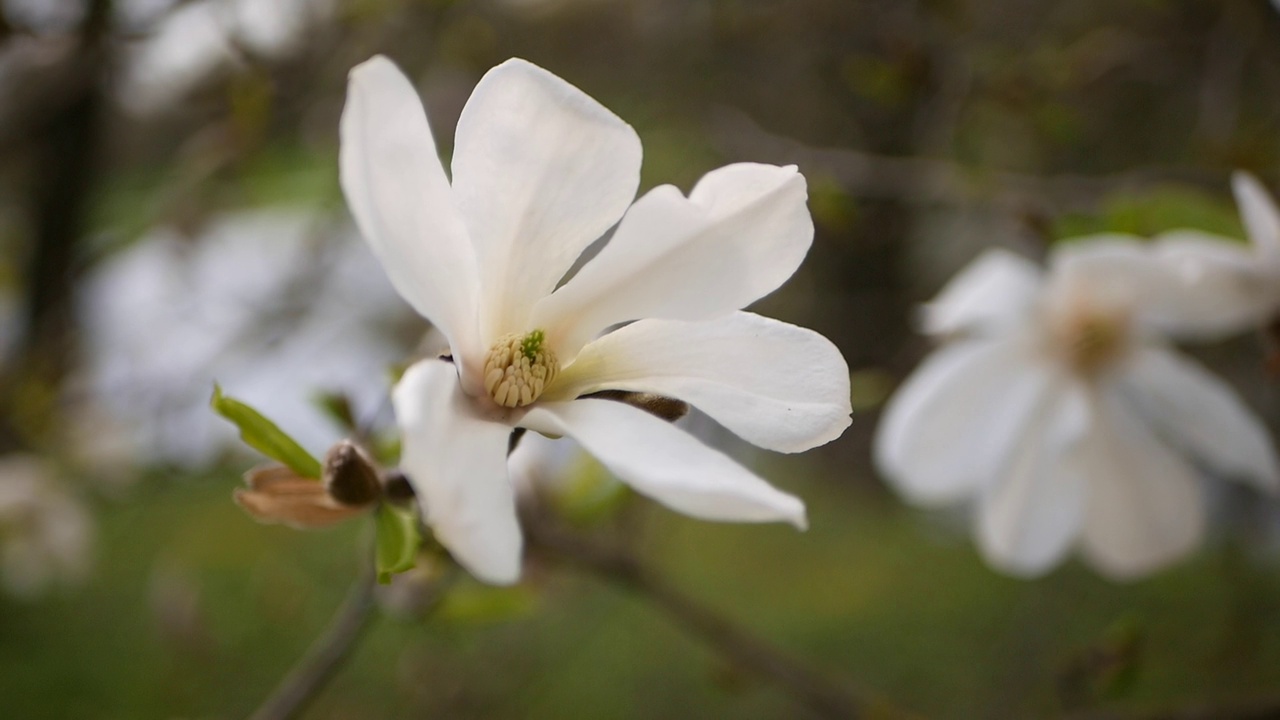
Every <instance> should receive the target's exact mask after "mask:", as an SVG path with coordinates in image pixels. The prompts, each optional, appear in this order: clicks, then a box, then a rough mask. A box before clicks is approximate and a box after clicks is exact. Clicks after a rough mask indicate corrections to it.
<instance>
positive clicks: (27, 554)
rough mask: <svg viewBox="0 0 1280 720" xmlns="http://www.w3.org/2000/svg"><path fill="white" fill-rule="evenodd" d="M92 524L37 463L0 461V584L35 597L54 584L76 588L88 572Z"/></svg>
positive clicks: (14, 458) (19, 458)
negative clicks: (74, 584)
mask: <svg viewBox="0 0 1280 720" xmlns="http://www.w3.org/2000/svg"><path fill="white" fill-rule="evenodd" d="M92 536H93V524H92V521H91V519H90V517H89V513H88V512H86V511H85V509H84V507H82V506H81V504H80V502H79V501H77V500H76V499H75V498H74V497H73V496H71V495H69V494H67V493H66V492H64V491H63V490H62V489H61V488H60V487H59V486H58V484H57V479H56V478H55V477H54V476H53V473H52V472H51V471H50V469H49V467H48V466H47V465H46V464H45V463H44V462H43V461H41V460H40V459H39V458H36V457H34V456H28V455H8V456H6V457H4V458H2V459H0V585H3V587H4V588H5V590H7V591H8V592H9V593H10V594H11V595H14V596H16V597H21V598H27V599H31V598H35V597H38V596H39V595H41V594H43V593H45V592H47V591H48V590H50V589H51V588H52V587H53V586H55V585H57V584H72V583H77V582H79V581H81V580H83V579H84V578H85V576H86V575H87V574H88V571H89V564H90V555H91V552H90V550H91V542H92V539H93V537H92Z"/></svg>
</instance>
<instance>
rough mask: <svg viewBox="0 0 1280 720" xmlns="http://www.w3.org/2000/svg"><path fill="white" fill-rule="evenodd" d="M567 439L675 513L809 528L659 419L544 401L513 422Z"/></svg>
mask: <svg viewBox="0 0 1280 720" xmlns="http://www.w3.org/2000/svg"><path fill="white" fill-rule="evenodd" d="M520 424H521V425H522V426H524V427H527V428H529V429H531V430H535V431H537V432H540V433H542V434H544V435H557V436H558V435H567V436H569V437H572V438H573V439H574V440H577V441H578V443H579V444H580V445H582V447H583V449H585V450H586V451H587V452H588V453H590V454H591V455H592V456H594V457H595V458H596V459H597V460H599V461H600V462H601V463H602V464H603V465H604V466H605V467H607V468H609V470H610V471H611V472H613V474H614V475H616V476H617V477H618V479H619V480H622V481H623V482H625V483H627V484H628V485H630V486H631V487H632V488H633V489H635V490H636V491H637V492H639V493H641V494H643V495H647V496H649V497H650V498H653V499H654V500H657V501H658V502H660V503H662V504H663V505H666V506H667V507H669V508H671V509H672V510H675V511H676V512H680V513H683V514H685V515H689V516H691V517H696V518H700V519H703V520H715V521H727V522H779V521H782V522H788V523H791V524H792V525H794V526H796V527H797V528H798V529H801V530H804V529H805V528H807V527H808V520H807V518H806V516H805V509H804V503H803V502H802V501H801V500H800V499H799V498H797V497H795V496H794V495H790V494H788V493H785V492H782V491H781V490H778V489H777V488H775V487H773V486H772V485H770V484H769V483H768V482H766V481H764V480H763V479H761V478H760V477H759V476H757V475H756V474H755V473H753V472H751V471H750V470H748V469H746V468H744V467H743V466H741V465H739V464H738V463H737V462H735V461H733V460H732V459H730V458H729V457H728V456H727V455H725V454H723V453H721V452H719V451H718V450H714V449H712V448H709V447H707V446H706V445H703V444H702V443H701V442H699V441H698V440H697V439H696V438H694V437H693V436H691V435H689V434H688V433H686V432H684V431H683V430H681V429H679V428H677V427H675V426H673V425H671V424H670V423H668V422H666V421H665V420H661V419H659V418H656V417H653V416H652V415H649V414H648V413H646V412H644V411H642V410H637V409H636V408H633V407H631V406H629V405H625V404H623V403H617V402H612V401H609V400H592V399H583V400H574V401H571V402H563V403H546V404H544V405H541V406H538V407H535V408H534V409H533V410H530V411H529V412H528V413H527V414H526V415H525V416H524V419H523V420H522V421H521V423H520Z"/></svg>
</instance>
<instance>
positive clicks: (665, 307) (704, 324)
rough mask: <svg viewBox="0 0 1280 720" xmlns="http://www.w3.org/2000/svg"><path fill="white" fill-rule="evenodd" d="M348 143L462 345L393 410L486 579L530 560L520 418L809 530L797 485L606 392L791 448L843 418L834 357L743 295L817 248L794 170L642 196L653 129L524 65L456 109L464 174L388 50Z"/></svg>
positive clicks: (347, 185)
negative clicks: (645, 398) (641, 131)
mask: <svg viewBox="0 0 1280 720" xmlns="http://www.w3.org/2000/svg"><path fill="white" fill-rule="evenodd" d="M341 136H342V137H341V140H342V147H341V156H340V162H341V180H342V187H343V190H344V192H345V193H346V197H347V203H348V205H349V206H350V209H351V212H352V214H353V215H354V216H355V219H356V222H357V224H358V225H359V227H360V229H361V231H362V232H363V233H364V236H365V238H366V239H367V240H368V241H369V244H370V245H371V246H372V247H373V249H374V252H375V254H377V256H378V257H379V259H380V260H381V262H382V266H383V268H384V269H385V270H386V272H387V275H388V276H389V277H390V279H391V282H392V284H393V285H395V287H396V289H397V290H398V291H399V292H400V294H401V295H402V296H403V297H404V298H405V299H406V300H407V301H408V302H409V303H410V304H411V305H413V307H414V308H415V309H416V310H417V311H418V312H419V313H421V314H422V315H423V316H424V317H426V318H428V319H430V320H431V321H432V323H434V324H435V325H436V326H437V327H438V328H439V329H440V331H441V332H442V333H443V335H444V337H445V338H446V339H447V341H448V353H449V355H448V356H446V357H443V358H439V359H430V360H425V361H422V362H419V363H417V364H416V365H414V366H412V367H411V368H409V370H408V371H407V372H406V373H405V374H404V376H403V378H402V379H401V381H400V382H399V384H398V385H397V386H396V388H395V390H394V393H393V404H394V407H395V411H396V415H397V419H398V422H399V424H400V428H401V431H402V435H403V453H402V457H401V466H402V468H403V469H404V470H405V472H406V473H407V474H408V476H409V477H410V479H411V481H412V483H413V486H414V489H415V490H416V492H417V495H418V498H419V500H420V502H421V505H422V509H423V514H424V518H425V520H426V522H427V523H428V524H429V525H430V526H431V527H432V529H433V530H434V532H435V534H436V536H437V537H438V538H439V540H440V541H441V542H442V543H443V544H444V545H446V546H447V547H448V548H449V549H450V550H451V551H452V552H453V554H454V556H455V557H456V558H457V559H458V561H459V562H461V563H462V564H463V565H464V566H466V567H467V568H468V569H469V570H470V571H471V572H472V573H474V574H475V575H477V576H478V577H480V578H482V579H484V580H487V581H490V582H495V583H509V582H513V581H515V580H516V578H517V577H518V575H519V571H520V553H521V542H522V541H521V535H520V529H519V526H518V523H517V520H516V511H515V499H514V492H513V488H512V484H511V482H510V479H509V477H508V471H507V444H508V436H509V435H510V434H511V432H512V430H513V429H514V428H517V427H523V428H527V429H529V430H533V431H536V432H540V433H543V434H546V435H557V436H558V435H568V436H571V437H573V438H574V439H575V440H577V441H578V442H579V443H580V444H581V445H582V446H583V447H584V448H585V449H586V450H587V452H589V453H591V454H592V455H594V456H595V457H596V458H598V459H599V460H600V461H601V462H602V463H603V464H604V465H605V466H606V467H608V468H609V469H610V470H611V471H612V472H613V473H615V474H616V475H617V476H618V477H619V478H620V479H622V480H623V481H624V482H627V483H628V484H630V485H631V486H632V487H633V488H635V489H636V490H637V491H638V492H640V493H642V494H645V495H648V496H649V497H652V498H654V499H655V500H657V501H659V502H661V503H663V504H665V505H667V506H668V507H671V508H673V509H675V510H677V511H680V512H683V513H686V514H689V515H693V516H696V517H700V518H705V519H710V520H738V521H774V520H786V521H789V522H791V523H793V524H795V525H797V526H800V527H803V526H804V524H805V514H804V506H803V504H802V503H801V502H800V500H798V499H797V498H795V497H793V496H791V495H788V494H786V493H783V492H781V491H779V490H777V489H775V488H773V487H772V486H770V485H769V484H768V483H767V482H765V481H764V480H762V479H760V478H759V477H757V476H755V475H754V474H752V473H751V472H750V471H748V470H747V469H745V468H743V467H742V466H740V465H738V464H737V463H735V462H734V461H732V460H730V459H729V458H728V457H727V456H725V455H723V454H721V453H719V452H717V451H715V450H712V449H710V448H707V447H705V446H703V445H702V444H701V443H699V442H698V441H697V440H695V439H694V438H692V437H690V436H688V435H686V434H685V433H684V432H683V431H681V430H679V429H678V428H675V427H673V426H671V425H670V424H668V423H667V422H664V421H663V420H661V419H659V418H657V417H654V416H652V415H650V414H648V413H646V412H644V411H642V410H640V409H638V408H636V407H632V406H630V405H628V404H625V403H621V402H614V401H612V400H606V399H599V398H592V397H590V396H591V394H592V393H596V392H598V391H602V390H626V391H635V392H647V393H656V394H659V395H662V396H666V397H674V398H678V399H680V400H684V401H686V402H688V403H690V404H692V405H694V406H696V407H698V408H700V409H701V410H702V411H704V412H705V413H707V414H708V415H710V416H711V417H713V418H715V419H716V420H717V421H718V422H720V423H722V424H723V425H725V426H726V427H727V428H729V429H730V430H732V431H734V432H735V433H737V434H738V435H740V436H741V437H743V438H745V439H747V440H749V441H751V442H753V443H755V444H757V445H760V446H762V447H765V448H769V449H772V450H778V451H783V452H796V451H801V450H805V449H808V448H811V447H813V446H815V445H819V444H822V443H825V442H827V441H830V440H832V439H834V438H836V437H837V436H839V435H840V433H841V432H842V431H843V430H844V428H845V427H847V426H848V424H849V413H850V409H849V400H848V395H849V394H848V369H847V367H846V365H845V363H844V360H843V358H842V357H841V355H840V353H839V351H838V350H836V348H835V347H834V346H833V345H832V344H831V343H830V342H829V341H827V340H826V339H825V338H823V337H822V336H820V335H818V334H817V333H814V332H812V331H809V330H806V329H803V328H799V327H795V326H792V325H788V324H786V323H782V322H778V321H776V320H771V319H768V318H764V317H760V316H758V315H754V314H751V313H747V312H741V311H740V308H742V307H744V306H745V305H747V304H748V303H751V302H753V301H755V300H756V299H758V298H760V297H762V296H764V295H765V294H767V293H769V292H771V291H773V290H774V289H775V288H777V287H778V286H779V285H781V284H782V283H783V282H784V281H785V280H786V279H787V278H788V277H790V276H791V274H792V273H793V272H795V269H796V267H797V266H798V265H799V264H800V262H801V260H802V259H803V258H804V256H805V253H806V252H807V251H808V248H809V244H810V242H811V241H812V237H813V224H812V220H811V219H810V217H809V213H808V210H807V209H806V207H805V200H806V190H805V182H804V178H803V177H802V176H801V175H800V174H798V173H797V172H796V169H795V168H794V167H774V166H769V165H753V164H740V165H730V166H728V167H724V168H721V169H719V170H716V171H714V172H711V173H709V174H708V175H707V176H706V177H704V178H703V179H702V180H701V181H700V182H699V183H698V184H697V186H696V187H695V188H694V189H693V191H692V192H691V193H690V194H689V196H688V197H686V196H684V195H683V194H681V192H680V191H679V190H677V189H676V188H674V187H671V186H661V187H658V188H655V189H654V190H652V191H650V192H649V193H647V194H646V195H644V196H643V197H641V198H640V199H639V200H638V201H636V202H635V204H634V205H632V204H631V203H632V199H633V196H634V194H635V191H636V188H637V186H638V184H639V171H640V155H641V152H640V141H639V138H638V137H637V136H636V134H635V132H634V131H633V130H632V129H631V127H630V126H628V125H627V124H626V123H624V122H623V121H622V120H620V119H618V118H617V117H616V116H614V115H613V114H612V113H610V112H609V111H608V110H606V109H605V108H604V107H603V106H601V105H600V104H598V103H597V102H595V101H594V100H592V99H591V98H590V97H588V96H587V95H585V94H584V93H582V92H581V91H580V90H578V89H577V88H575V87H573V86H571V85H569V84H568V83H566V82H564V81H563V80H561V79H560V78H558V77H556V76H554V75H552V74H551V73H549V72H547V71H545V70H543V69H541V68H538V67H536V66H534V65H531V64H529V63H527V62H524V61H522V60H510V61H508V62H506V63H503V64H502V65H499V66H498V67H496V68H494V69H493V70H491V71H489V73H487V74H486V75H485V76H484V78H483V79H482V80H481V81H480V83H479V84H478V85H477V86H476V88H475V91H474V92H473V93H472V95H471V98H470V100H469V101H468V102H467V105H466V107H465V108H464V109H463V112H462V115H461V118H460V119H459V120H458V127H457V133H456V136H455V141H454V150H453V160H452V181H450V179H449V178H447V177H446V176H445V171H444V168H443V166H442V165H441V163H440V160H439V158H438V156H437V154H436V147H435V141H434V140H433V138H432V134H431V129H430V127H429V126H428V123H427V118H426V115H425V113H424V111H423V108H422V105H421V103H420V102H419V100H418V97H417V95H416V93H415V92H414V89H413V86H412V85H411V84H410V83H409V81H408V79H407V78H405V76H404V75H403V74H401V73H400V71H399V70H397V69H396V67H395V66H394V65H393V64H392V63H391V62H390V61H388V60H387V59H385V58H382V57H375V58H373V59H372V60H369V61H368V62H366V63H364V64H362V65H360V66H358V67H356V68H355V69H354V70H352V72H351V78H350V86H349V89H348V95H347V104H346V108H345V109H344V111H343V116H342V124H341ZM624 213H625V217H624ZM620 218H621V220H619V219H620ZM615 224H616V225H617V227H616V228H615V229H614V231H613V234H612V236H611V238H610V240H609V241H608V243H607V244H605V245H604V246H603V248H602V249H600V251H599V253H598V254H597V255H595V256H594V257H593V258H592V259H591V260H589V261H587V262H586V263H585V264H583V265H582V267H581V268H580V269H579V270H578V272H577V273H576V274H574V275H573V276H572V277H570V278H569V279H567V280H564V276H565V275H566V273H567V272H568V271H569V270H570V268H571V266H572V265H574V263H575V260H577V258H578V257H579V255H581V254H582V252H583V251H584V250H585V249H586V248H587V246H588V245H590V244H592V242H593V241H595V240H596V239H597V238H599V237H601V236H602V235H603V234H604V233H606V231H608V230H609V229H610V228H612V227H613V226H614V225H615ZM562 281H563V282H562ZM632 321H634V322H632ZM623 323H630V324H627V325H625V326H623V327H621V328H620V329H615V330H613V331H612V332H606V331H608V330H610V328H615V327H617V326H619V325H621V324H623ZM601 333H605V334H603V335H601Z"/></svg>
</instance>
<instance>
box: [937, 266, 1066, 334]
mask: <svg viewBox="0 0 1280 720" xmlns="http://www.w3.org/2000/svg"><path fill="white" fill-rule="evenodd" d="M1040 281H1041V273H1040V268H1039V267H1037V266H1036V264H1035V263H1033V262H1031V261H1030V260H1028V259H1026V258H1024V257H1022V256H1021V255H1017V254H1015V253H1012V252H1009V251H1008V250H1002V249H999V248H997V249H992V250H987V251H985V252H983V253H982V254H981V255H979V256H978V257H977V258H976V259H974V260H973V261H972V262H970V263H969V264H968V265H967V266H965V268H964V269H963V270H961V271H960V272H959V273H958V274H957V275H956V276H955V277H954V278H952V279H951V281H950V282H948V283H947V284H946V286H944V287H943V288H942V291H941V292H939V293H938V296H937V297H936V298H934V299H933V300H932V301H930V302H928V303H925V304H924V305H923V306H922V307H921V308H920V318H919V321H920V327H921V331H922V332H923V333H924V334H926V335H933V336H944V335H955V334H959V333H962V332H965V331H972V330H977V331H981V330H983V329H990V328H991V327H992V326H998V325H1000V324H1002V323H1004V324H1007V323H1008V322H1011V321H1016V320H1017V319H1019V318H1020V317H1022V316H1023V315H1025V314H1026V312H1027V311H1028V310H1029V309H1030V305H1031V303H1032V301H1033V300H1034V298H1035V296H1036V294H1037V292H1038V291H1039V287H1040Z"/></svg>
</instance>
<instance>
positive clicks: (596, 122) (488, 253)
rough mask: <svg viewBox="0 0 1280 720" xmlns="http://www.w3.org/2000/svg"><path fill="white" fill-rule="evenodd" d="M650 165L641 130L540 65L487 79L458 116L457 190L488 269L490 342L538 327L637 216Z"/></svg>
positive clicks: (497, 71)
mask: <svg viewBox="0 0 1280 720" xmlns="http://www.w3.org/2000/svg"><path fill="white" fill-rule="evenodd" d="M641 157H642V150H641V146H640V138H639V136H638V135H637V134H636V132H635V130H634V129H633V128H632V127H631V126H630V125H628V124H627V123H626V122H624V121H623V120H622V119H621V118H619V117H618V116H617V115H615V114H613V113H612V112H611V111H609V110H608V109H607V108H606V107H604V106H603V105H601V104H600V103H599V102H597V101H596V100H594V99H592V98H591V97H590V96H589V95H587V94H586V93H584V92H582V91H581V90H579V89H578V88H576V87H574V86H573V85H571V84H569V83H568V82H565V81H564V80H562V79H560V78H559V77H556V76H555V75H553V74H552V73H550V72H548V71H546V70H543V69H542V68H540V67H538V66H536V65H533V64H532V63H529V62H526V61H524V60H518V59H513V60H508V61H507V62H505V63H503V64H501V65H499V66H497V67H495V68H493V69H492V70H490V71H489V72H488V73H486V74H485V76H484V77H483V78H481V80H480V82H479V83H478V84H477V85H476V88H475V90H474V92H472V94H471V98H470V99H469V100H468V101H467V104H466V107H464V108H463V111H462V115H461V117H459V119H458V129H457V135H456V142H455V147H454V153H453V191H454V195H455V197H456V199H457V203H458V208H459V210H460V212H461V214H462V216H463V218H464V219H465V221H466V225H467V228H468V231H469V233H470V236H471V238H472V241H473V242H474V244H475V251H476V255H477V258H478V262H479V267H481V268H483V270H484V271H483V273H482V275H481V284H482V286H483V290H482V291H483V293H484V298H483V299H482V302H481V318H480V322H481V326H482V331H483V332H484V334H485V335H487V336H499V335H505V334H507V333H512V332H525V331H527V330H528V329H529V325H528V323H529V314H530V313H531V312H532V309H533V306H534V304H536V303H537V301H539V300H541V299H542V298H544V297H546V296H547V295H549V294H550V293H551V291H552V290H553V289H555V287H556V284H557V283H558V282H559V281H560V280H561V279H562V277H563V276H564V274H565V272H567V271H568V270H569V268H570V267H571V266H572V265H573V263H574V261H575V260H577V258H578V256H579V255H580V254H581V253H582V251H583V250H584V249H586V247H587V246H588V245H590V244H591V243H592V242H593V241H595V240H596V239H597V238H599V237H600V236H602V235H603V234H604V233H605V232H606V231H608V229H609V228H610V227H612V226H613V225H614V224H615V223H617V222H618V219H619V218H621V217H622V215H623V213H624V212H626V209H627V207H628V206H629V205H630V204H631V201H632V200H633V199H634V198H635V193H636V189H637V188H638V187H639V184H640V165H641Z"/></svg>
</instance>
